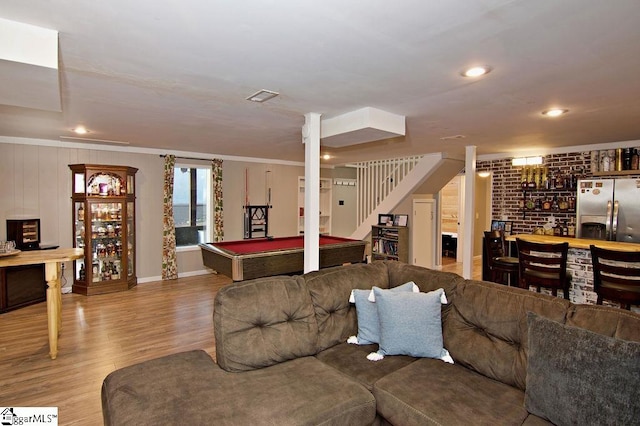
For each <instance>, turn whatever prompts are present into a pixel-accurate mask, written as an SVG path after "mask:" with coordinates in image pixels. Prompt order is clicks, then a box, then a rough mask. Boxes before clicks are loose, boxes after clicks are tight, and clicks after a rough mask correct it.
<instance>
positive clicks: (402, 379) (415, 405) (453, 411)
mask: <svg viewBox="0 0 640 426" xmlns="http://www.w3.org/2000/svg"><path fill="white" fill-rule="evenodd" d="M385 361H386V358H385ZM373 394H374V395H375V397H376V404H377V407H378V413H379V414H380V415H381V416H383V417H384V418H385V419H387V420H388V421H389V423H391V424H394V425H425V424H434V425H437V424H441V425H469V424H474V425H520V424H522V422H523V421H524V419H526V418H527V416H528V415H529V413H527V410H525V409H524V405H523V399H524V393H523V392H522V391H521V390H519V389H516V388H514V387H511V386H508V385H506V384H504V383H500V382H498V381H496V380H492V379H489V378H487V377H485V376H482V375H480V374H478V373H475V372H473V371H471V370H469V369H467V368H464V367H462V366H460V365H458V364H447V363H444V362H442V361H438V360H435V359H428V358H423V359H419V360H417V361H415V362H413V363H412V364H410V365H408V366H406V367H404V368H401V369H400V370H397V371H395V372H393V373H391V374H389V375H388V376H386V377H383V378H381V379H380V380H378V381H377V382H376V383H375V384H374V385H373Z"/></svg>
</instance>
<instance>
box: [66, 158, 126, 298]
mask: <svg viewBox="0 0 640 426" xmlns="http://www.w3.org/2000/svg"><path fill="white" fill-rule="evenodd" d="M69 168H70V169H71V173H72V179H71V185H72V196H71V199H72V202H73V218H72V219H73V229H74V238H73V242H74V243H73V244H74V247H77V248H81V249H83V250H84V259H79V260H76V261H74V265H73V266H74V267H73V272H74V274H73V275H74V276H73V286H72V290H73V292H74V293H80V294H84V295H93V294H103V293H112V292H116V291H124V290H128V289H130V288H132V287H134V286H135V285H136V284H137V278H136V244H135V242H136V239H135V232H136V225H135V174H136V172H137V171H138V169H136V168H133V167H126V166H105V165H95V164H72V165H70V166H69Z"/></svg>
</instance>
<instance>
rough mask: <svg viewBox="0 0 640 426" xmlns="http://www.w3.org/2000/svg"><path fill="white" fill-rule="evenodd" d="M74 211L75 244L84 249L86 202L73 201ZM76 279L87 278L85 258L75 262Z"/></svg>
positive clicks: (82, 279)
mask: <svg viewBox="0 0 640 426" xmlns="http://www.w3.org/2000/svg"><path fill="white" fill-rule="evenodd" d="M73 212H74V222H73V223H74V228H75V229H74V230H75V236H74V239H73V246H74V247H75V248H80V249H83V250H84V247H85V240H84V238H85V230H86V228H85V214H84V213H85V212H84V202H83V201H76V202H75V203H73ZM74 274H75V277H76V280H78V281H82V282H84V281H85V280H86V279H87V269H86V265H85V262H84V258H82V259H78V260H76V262H75V271H74Z"/></svg>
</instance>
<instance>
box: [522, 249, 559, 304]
mask: <svg viewBox="0 0 640 426" xmlns="http://www.w3.org/2000/svg"><path fill="white" fill-rule="evenodd" d="M516 244H517V245H518V258H519V259H520V287H523V288H529V286H534V287H536V288H537V290H538V293H540V288H542V287H544V288H549V289H551V294H553V295H554V296H557V295H558V290H562V292H563V293H564V298H565V299H567V300H569V285H570V284H571V276H570V275H567V254H568V252H569V243H566V242H565V243H554V244H551V243H533V242H530V241H525V240H522V239H520V238H517V239H516Z"/></svg>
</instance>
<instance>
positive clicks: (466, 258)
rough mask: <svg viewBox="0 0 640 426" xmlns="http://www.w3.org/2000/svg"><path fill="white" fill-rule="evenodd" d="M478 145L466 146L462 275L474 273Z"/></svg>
mask: <svg viewBox="0 0 640 426" xmlns="http://www.w3.org/2000/svg"><path fill="white" fill-rule="evenodd" d="M475 198H476V147H475V146H473V145H471V146H467V147H466V148H465V165H464V235H463V241H462V276H463V277H464V278H466V279H468V280H470V279H471V277H472V275H473V235H474V229H473V224H474V223H475V220H476V203H475Z"/></svg>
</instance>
